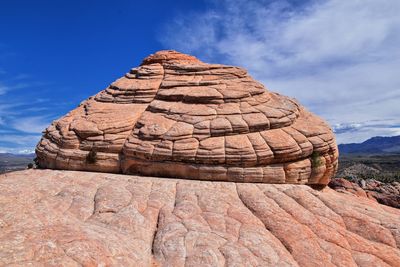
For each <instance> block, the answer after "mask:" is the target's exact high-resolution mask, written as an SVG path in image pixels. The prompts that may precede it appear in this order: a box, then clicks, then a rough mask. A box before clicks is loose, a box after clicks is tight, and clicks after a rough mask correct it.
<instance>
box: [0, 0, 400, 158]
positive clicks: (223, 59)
mask: <svg viewBox="0 0 400 267" xmlns="http://www.w3.org/2000/svg"><path fill="white" fill-rule="evenodd" d="M398 10H400V1H397V0H380V1H376V0H352V1H343V0H326V1H317V0H314V1H271V0H270V1H263V0H259V1H244V0H231V1H224V0H221V1H208V0H205V1H172V0H171V1H120V0H116V1H112V2H111V1H40V0H39V1H3V3H1V4H0V25H1V26H0V152H28V151H32V150H33V149H34V146H35V144H36V143H37V141H38V140H39V138H40V135H41V131H42V130H43V129H44V128H45V127H46V126H47V125H48V124H49V123H50V122H51V121H52V120H54V119H56V118H58V117H60V116H62V115H63V114H65V113H66V112H68V111H69V110H71V109H72V108H74V107H76V106H77V105H78V104H79V103H80V102H81V101H83V100H84V99H86V98H87V97H89V96H91V95H93V94H95V93H97V92H98V91H100V90H102V89H104V88H105V87H106V86H107V85H108V84H110V83H111V82H112V81H114V80H115V79H116V78H118V77H120V76H122V75H123V74H124V73H125V72H127V71H128V70H129V69H130V68H131V67H134V66H136V65H138V64H139V63H140V62H141V60H142V59H143V58H144V57H146V56H147V55H149V54H151V53H153V52H155V51H157V50H161V49H176V50H179V51H182V52H186V53H191V54H194V55H196V56H197V57H199V58H200V59H202V60H203V61H207V62H218V63H225V64H233V65H240V66H243V67H246V68H247V69H248V70H249V72H250V73H251V74H252V75H253V76H254V77H255V78H257V79H259V80H261V81H262V82H263V83H264V84H265V85H266V86H267V88H269V89H270V90H272V91H277V92H280V93H283V94H286V95H289V96H292V97H295V98H297V99H298V100H299V101H300V102H301V103H302V104H304V105H305V106H306V107H307V108H308V109H310V110H312V111H313V112H315V113H317V114H319V115H321V116H322V117H324V118H325V119H327V120H328V121H329V122H330V123H331V125H332V126H333V127H334V129H335V131H336V132H337V139H338V141H339V143H342V142H358V141H363V140H365V139H367V138H369V137H371V136H375V135H397V134H400V119H399V118H400V116H399V115H400V108H399V105H400V75H399V69H400V49H399V45H398V44H399V43H400V42H399V41H400V17H399V16H398V14H397V13H398Z"/></svg>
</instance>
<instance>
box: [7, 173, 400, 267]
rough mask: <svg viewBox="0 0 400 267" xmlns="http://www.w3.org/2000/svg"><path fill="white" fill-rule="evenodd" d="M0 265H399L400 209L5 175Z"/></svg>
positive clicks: (138, 180)
mask: <svg viewBox="0 0 400 267" xmlns="http://www.w3.org/2000/svg"><path fill="white" fill-rule="evenodd" d="M0 192H1V194H0V229H1V231H0V266H30V265H32V266H318V267H320V266H346V267H347V266H399V263H400V249H399V247H400V210H398V209H394V208H391V207H387V206H383V205H379V204H377V203H375V202H373V201H371V200H369V199H366V198H357V197H355V196H352V195H346V194H342V193H338V192H335V191H333V190H332V189H329V188H325V189H323V190H322V191H316V190H313V189H312V188H310V187H308V186H305V185H288V184H283V185H271V184H254V183H231V182H211V181H193V180H183V179H166V178H151V177H137V176H126V175H118V174H107V173H89V172H72V171H54V170H27V171H20V172H13V173H8V174H3V175H1V176H0Z"/></svg>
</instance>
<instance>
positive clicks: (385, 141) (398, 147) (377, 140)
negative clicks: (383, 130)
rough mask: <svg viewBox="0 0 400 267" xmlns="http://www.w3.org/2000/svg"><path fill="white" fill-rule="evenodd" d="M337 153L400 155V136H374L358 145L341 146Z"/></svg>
mask: <svg viewBox="0 0 400 267" xmlns="http://www.w3.org/2000/svg"><path fill="white" fill-rule="evenodd" d="M339 152H340V153H341V154H398V153H400V135H398V136H391V137H382V136H376V137H372V138H370V139H368V140H367V141H364V142H362V143H358V144H356V143H352V144H341V145H339Z"/></svg>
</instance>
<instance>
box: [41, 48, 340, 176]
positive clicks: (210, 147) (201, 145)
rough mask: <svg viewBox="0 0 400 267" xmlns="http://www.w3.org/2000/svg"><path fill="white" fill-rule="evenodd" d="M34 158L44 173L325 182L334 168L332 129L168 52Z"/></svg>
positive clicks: (247, 83) (64, 124)
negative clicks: (64, 171) (93, 172)
mask: <svg viewBox="0 0 400 267" xmlns="http://www.w3.org/2000/svg"><path fill="white" fill-rule="evenodd" d="M36 154H37V157H38V162H39V165H40V166H41V167H44V168H52V169H65V170H87V171H99V172H110V173H128V174H142V175H148V176H159V177H172V178H186V179H187V178H189V179H197V180H220V181H234V182H259V183H291V184H327V183H328V182H329V179H330V178H331V177H332V175H333V174H334V173H335V171H336V169H337V162H338V150H337V146H336V143H335V139H334V135H333V133H332V130H331V128H330V127H329V126H328V125H327V124H326V123H325V122H324V121H323V120H321V119H320V118H318V117H317V116H315V115H313V114H311V113H310V112H308V111H307V110H306V109H305V108H304V107H302V106H301V105H300V104H299V103H297V102H296V101H295V100H294V99H291V98H288V97H285V96H282V95H280V94H277V93H272V92H270V91H268V90H266V88H265V87H264V86H263V85H262V84H260V83H259V82H257V81H255V80H253V79H252V78H251V77H250V76H249V75H248V74H247V72H246V70H244V69H242V68H239V67H232V66H225V65H220V64H206V63H203V62H201V61H199V60H198V59H196V58H195V57H192V56H189V55H185V54H181V53H178V52H175V51H160V52H157V53H155V54H154V55H151V56H149V57H147V58H146V59H144V61H143V63H142V64H141V66H139V67H137V68H134V69H132V70H131V71H130V72H129V73H127V74H126V75H125V76H124V77H122V78H120V79H118V80H116V81H115V82H114V83H112V84H111V85H110V86H108V87H107V88H106V89H105V90H103V91H101V92H99V93H98V94H97V95H95V96H93V97H90V98H89V99H87V100H86V101H84V102H82V103H81V104H80V105H79V107H77V108H76V109H74V110H72V111H71V112H69V113H68V114H67V115H65V116H64V117H62V118H60V119H59V120H56V121H54V122H53V123H52V124H51V125H50V126H49V127H48V128H47V129H46V131H45V132H44V135H43V138H42V139H41V141H40V142H39V144H38V145H37V149H36ZM89 156H91V157H93V158H92V159H91V160H88V157H89Z"/></svg>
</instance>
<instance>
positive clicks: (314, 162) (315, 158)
mask: <svg viewBox="0 0 400 267" xmlns="http://www.w3.org/2000/svg"><path fill="white" fill-rule="evenodd" d="M321 165H322V160H321V156H320V154H319V153H318V152H317V151H314V152H313V153H312V154H311V167H312V168H318V167H319V166H321Z"/></svg>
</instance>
